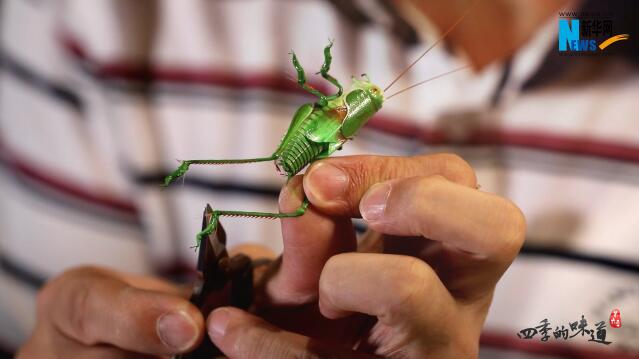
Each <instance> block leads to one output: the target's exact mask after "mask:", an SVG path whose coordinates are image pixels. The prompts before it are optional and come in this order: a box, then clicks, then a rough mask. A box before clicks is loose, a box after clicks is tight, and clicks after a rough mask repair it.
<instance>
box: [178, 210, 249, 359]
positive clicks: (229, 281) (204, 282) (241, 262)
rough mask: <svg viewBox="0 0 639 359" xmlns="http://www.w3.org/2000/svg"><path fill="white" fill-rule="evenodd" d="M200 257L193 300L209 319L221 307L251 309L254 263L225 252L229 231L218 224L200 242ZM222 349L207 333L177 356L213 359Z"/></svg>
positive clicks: (206, 214) (204, 219)
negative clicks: (190, 350) (197, 344)
mask: <svg viewBox="0 0 639 359" xmlns="http://www.w3.org/2000/svg"><path fill="white" fill-rule="evenodd" d="M212 213H213V209H212V208H211V206H210V205H208V204H207V205H206V208H205V209H204V215H203V216H202V229H204V228H206V226H207V225H208V224H209V222H210V221H211V215H212ZM198 250H199V252H198V257H197V272H198V273H197V278H196V279H195V283H194V284H193V294H192V295H191V299H190V301H191V303H193V304H194V305H195V306H196V307H198V308H199V309H200V311H201V312H202V315H203V316H204V318H205V319H206V318H207V317H208V315H209V314H210V313H211V312H212V311H213V310H214V309H215V308H218V307H221V306H229V305H230V306H234V307H237V308H241V309H248V308H249V307H250V305H251V303H252V301H253V264H252V262H251V259H250V258H249V257H247V256H245V255H243V254H238V255H235V256H233V257H232V258H229V255H228V252H227V251H226V232H225V231H224V228H222V224H221V223H218V225H217V230H216V231H215V232H213V233H212V234H211V235H209V236H208V237H207V238H205V239H203V240H202V242H201V243H200V247H199V249H198ZM220 355H222V352H220V350H219V349H218V348H217V347H216V346H215V345H214V344H213V343H212V342H211V340H210V339H209V337H208V335H204V339H203V340H202V343H201V344H200V345H199V346H198V347H197V348H195V350H193V351H192V352H190V353H186V354H182V355H178V356H176V357H175V358H176V359H186V358H189V359H193V358H203V359H204V358H206V359H210V358H214V357H216V356H220Z"/></svg>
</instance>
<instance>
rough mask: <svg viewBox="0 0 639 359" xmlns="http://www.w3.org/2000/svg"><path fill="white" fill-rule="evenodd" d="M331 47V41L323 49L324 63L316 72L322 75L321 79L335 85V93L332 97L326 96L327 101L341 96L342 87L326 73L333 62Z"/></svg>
mask: <svg viewBox="0 0 639 359" xmlns="http://www.w3.org/2000/svg"><path fill="white" fill-rule="evenodd" d="M332 47H333V41H332V40H331V41H330V42H329V43H328V45H326V47H325V48H324V63H323V64H322V67H321V69H320V70H319V72H318V74H320V75H322V77H323V78H324V79H325V80H326V81H328V82H330V83H332V84H333V85H335V87H337V93H335V94H334V95H331V96H328V97H327V98H326V99H327V100H329V101H330V100H334V99H336V98H338V97H340V96H342V92H343V88H342V85H341V84H340V83H339V81H337V79H336V78H334V77H333V76H331V75H330V74H329V73H328V71H329V70H330V69H331V62H333V56H332V55H331V48H332Z"/></svg>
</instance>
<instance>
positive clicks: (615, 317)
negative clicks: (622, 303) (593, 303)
mask: <svg viewBox="0 0 639 359" xmlns="http://www.w3.org/2000/svg"><path fill="white" fill-rule="evenodd" d="M610 327H611V328H621V312H620V311H619V309H613V310H612V312H611V313H610Z"/></svg>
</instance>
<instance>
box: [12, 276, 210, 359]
mask: <svg viewBox="0 0 639 359" xmlns="http://www.w3.org/2000/svg"><path fill="white" fill-rule="evenodd" d="M189 294H190V293H189V292H188V291H187V290H181V289H180V288H178V287H176V286H174V285H171V284H169V283H167V282H164V281H162V280H160V279H156V278H152V277H144V276H137V275H131V274H123V273H118V272H115V271H111V270H107V269H101V268H96V267H80V268H75V269H71V270H69V271H67V272H65V273H63V274H61V275H60V276H58V277H56V278H54V279H53V280H52V281H51V282H49V283H48V284H47V285H46V286H45V287H44V288H43V289H42V291H41V292H40V293H39V295H38V305H37V306H38V314H37V315H38V320H37V324H36V328H35V330H34V332H33V333H32V335H31V337H30V338H29V340H28V341H27V342H26V344H25V345H24V346H23V347H22V348H21V350H20V351H19V353H18V354H17V356H16V357H17V358H19V359H21V358H139V357H149V358H151V357H157V356H169V355H173V354H177V353H182V352H186V351H189V350H190V349H192V348H194V347H195V346H196V345H197V343H199V342H200V340H201V338H202V335H203V332H204V319H203V317H202V314H201V313H200V312H199V311H198V309H197V308H196V307H194V306H193V305H192V304H190V303H189V301H188V296H189Z"/></svg>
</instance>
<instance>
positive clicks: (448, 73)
mask: <svg viewBox="0 0 639 359" xmlns="http://www.w3.org/2000/svg"><path fill="white" fill-rule="evenodd" d="M468 68H470V65H466V66H463V67H460V68H457V69H454V70H451V71H448V72H444V73H443V74H439V75H437V76H434V77H431V78H429V79H426V80H424V81H420V82H418V83H416V84H413V85H410V86H408V87H407V88H405V89H403V90H399V91H397V92H395V93H394V94H392V95H390V96H388V97H386V100H387V101H388V100H390V99H391V97H393V96H395V95H399V94H400V93H402V92H404V91H408V90H410V89H412V88H414V87H417V86H419V85H423V84H425V83H427V82H430V81H433V80H437V79H438V78H440V77H444V76H446V75H450V74H452V73H455V72H457V71H461V70H466V69H468Z"/></svg>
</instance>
